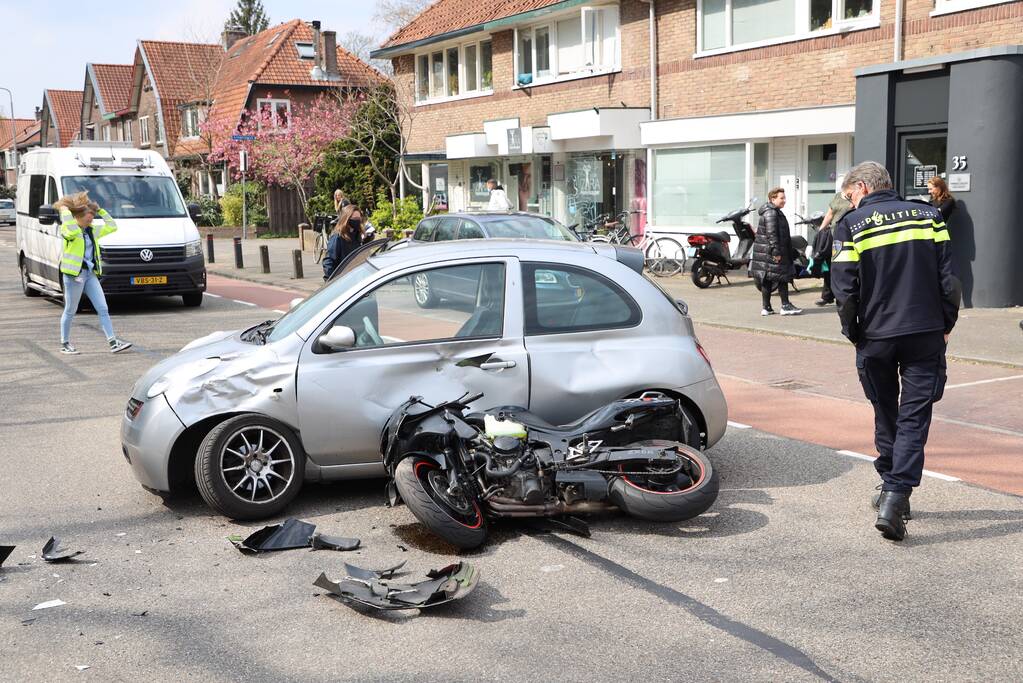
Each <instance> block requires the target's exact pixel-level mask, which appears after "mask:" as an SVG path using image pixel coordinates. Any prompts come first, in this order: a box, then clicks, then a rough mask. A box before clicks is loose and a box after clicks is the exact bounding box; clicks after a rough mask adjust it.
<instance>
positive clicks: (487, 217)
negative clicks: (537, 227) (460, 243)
mask: <svg viewBox="0 0 1023 683" xmlns="http://www.w3.org/2000/svg"><path fill="white" fill-rule="evenodd" d="M509 216H512V217H525V218H539V219H541V220H544V221H547V222H551V220H552V219H551V218H549V217H547V216H543V215H541V214H538V213H530V212H528V211H480V212H478V213H477V212H472V211H460V212H456V213H445V214H439V215H437V216H427V217H426V218H469V219H472V220H474V221H478V222H480V223H487V222H489V221H496V220H500V219H502V218H508V217H509ZM423 220H426V219H425V218H424V219H423Z"/></svg>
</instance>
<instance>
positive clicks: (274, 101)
mask: <svg viewBox="0 0 1023 683" xmlns="http://www.w3.org/2000/svg"><path fill="white" fill-rule="evenodd" d="M264 103H265V104H269V105H270V113H271V114H272V115H273V116H276V115H277V105H278V104H284V105H285V106H286V107H287V110H288V125H287V126H284V127H281V126H279V125H278V124H277V119H276V118H273V122H274V131H277V132H281V133H283V132H285V131H287V130H288V129H289V128H290V127H291V100H286V99H283V98H279V97H264V98H262V99H259V100H256V116H257V117H259V119H258V127H259V128H260V129H262V126H263V123H262V121H263V117H262V115H261V113H260V112H262V110H263V104H264Z"/></svg>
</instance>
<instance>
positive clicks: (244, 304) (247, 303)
mask: <svg viewBox="0 0 1023 683" xmlns="http://www.w3.org/2000/svg"><path fill="white" fill-rule="evenodd" d="M231 301H233V302H235V303H236V304H241V305H242V306H255V305H256V304H254V303H252V302H249V301H242V300H241V299H231Z"/></svg>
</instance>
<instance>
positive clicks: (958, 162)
mask: <svg viewBox="0 0 1023 683" xmlns="http://www.w3.org/2000/svg"><path fill="white" fill-rule="evenodd" d="M952 170H953V171H965V170H966V155H965V154H964V155H962V156H960V157H952Z"/></svg>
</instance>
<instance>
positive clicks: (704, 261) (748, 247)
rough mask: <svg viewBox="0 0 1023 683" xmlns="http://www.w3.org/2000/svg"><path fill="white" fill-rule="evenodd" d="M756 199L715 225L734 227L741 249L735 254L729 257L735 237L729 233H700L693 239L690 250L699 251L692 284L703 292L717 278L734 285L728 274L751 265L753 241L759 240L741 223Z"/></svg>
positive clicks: (754, 233) (692, 274)
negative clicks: (726, 224) (730, 245)
mask: <svg viewBox="0 0 1023 683" xmlns="http://www.w3.org/2000/svg"><path fill="white" fill-rule="evenodd" d="M756 202H757V198H756V197H754V198H753V199H751V200H750V201H749V204H747V205H746V207H745V208H743V209H736V210H735V211H732V212H731V213H729V214H728V215H726V216H722V217H721V218H719V219H718V220H717V221H715V222H716V223H731V224H732V230H734V231H735V235H736V236H737V237H738V238H739V247H738V248H737V249H736V250H735V254H732V253H730V250H729V243H730V242H731V241H732V236H731V235H729V234H728V233H727V232H724V231H722V232H701V233H697V234H695V235H690V236H689V238H688V240H687V241H688V242H689V246H691V247H696V253H695V254H694V261H693V268H692V272H691V277H692V279H693V284H694V285H696V286H697V287H699V288H700V289H706V288H707V287H710V285H711V283H713V282H714V279H715V278H717V280H718V283H719V284H720V282H721V278H725V282H727V283H728V284H732V283H731V281H730V280H729V279H728V275H727V273H728V271H730V270H738V269H740V268H743V267H745V266H748V265H749V261H750V251H752V249H753V240H754V239H755V238H756V231H755V230H754V229H753V226H752V225H750V224H749V223H747V222H746V221H744V220H742V219H743V218H745V217H746V216H747V214H749V213H750V212H751V211H752V210H753V206H754V205H755V204H756Z"/></svg>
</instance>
